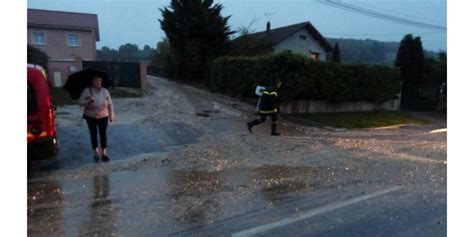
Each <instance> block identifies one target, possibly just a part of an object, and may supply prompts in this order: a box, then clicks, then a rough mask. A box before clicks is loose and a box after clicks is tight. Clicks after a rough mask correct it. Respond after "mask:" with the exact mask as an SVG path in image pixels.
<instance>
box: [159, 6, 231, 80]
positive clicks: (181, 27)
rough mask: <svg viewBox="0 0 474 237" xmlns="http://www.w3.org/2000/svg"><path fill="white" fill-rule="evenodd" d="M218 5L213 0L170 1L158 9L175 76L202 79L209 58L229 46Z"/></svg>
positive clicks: (225, 26) (224, 20) (227, 35)
mask: <svg viewBox="0 0 474 237" xmlns="http://www.w3.org/2000/svg"><path fill="white" fill-rule="evenodd" d="M222 8H223V7H222V5H221V4H213V0H172V1H171V3H170V6H169V7H164V8H163V9H160V12H161V14H162V17H163V18H162V19H161V20H159V22H160V24H161V28H162V29H163V31H164V32H165V33H166V37H167V38H168V40H169V43H170V47H171V48H172V49H173V52H174V55H175V60H176V65H177V66H178V68H179V70H177V71H176V72H175V75H176V77H177V78H178V79H186V80H191V79H192V80H199V81H205V80H207V79H208V76H209V66H210V63H211V61H212V60H213V59H215V58H217V57H218V56H220V55H223V54H224V53H225V52H226V51H227V50H228V46H229V36H230V35H232V34H233V33H234V32H233V31H231V30H230V28H229V26H228V25H227V21H228V19H229V17H230V16H227V17H222V16H221V15H220V13H221V11H222Z"/></svg>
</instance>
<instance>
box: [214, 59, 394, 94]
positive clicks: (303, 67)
mask: <svg viewBox="0 0 474 237" xmlns="http://www.w3.org/2000/svg"><path fill="white" fill-rule="evenodd" d="M276 79H281V80H282V81H283V83H282V88H281V90H280V95H281V96H280V98H281V100H282V101H291V100H326V101H329V102H342V101H360V100H367V101H371V102H383V101H387V100H389V99H392V98H394V97H395V96H396V94H397V93H398V91H399V80H398V71H397V70H396V69H395V68H391V67H386V66H379V65H341V64H336V63H326V62H315V61H312V60H310V59H308V58H306V57H305V56H303V55H298V54H291V53H281V54H276V55H267V56H259V57H240V56H239V57H220V58H217V59H216V60H214V61H213V63H212V65H211V80H210V87H211V89H212V90H213V91H217V92H221V93H225V94H228V95H231V96H239V97H252V96H254V90H255V87H256V86H257V85H263V86H269V85H271V84H272V83H273V81H275V80H276Z"/></svg>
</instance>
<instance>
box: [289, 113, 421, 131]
mask: <svg viewBox="0 0 474 237" xmlns="http://www.w3.org/2000/svg"><path fill="white" fill-rule="evenodd" d="M284 117H286V118H287V119H289V120H291V121H293V122H296V123H302V124H305V125H309V126H323V127H334V128H348V129H352V128H374V127H385V126H394V125H401V124H429V123H430V122H429V121H428V120H426V119H420V118H416V117H414V116H411V115H409V114H405V113H402V112H396V111H385V110H379V111H372V112H343V113H320V114H293V115H285V116H284Z"/></svg>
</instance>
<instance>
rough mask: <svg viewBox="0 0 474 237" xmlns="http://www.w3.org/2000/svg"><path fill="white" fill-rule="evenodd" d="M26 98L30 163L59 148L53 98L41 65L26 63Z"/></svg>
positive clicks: (47, 155)
mask: <svg viewBox="0 0 474 237" xmlns="http://www.w3.org/2000/svg"><path fill="white" fill-rule="evenodd" d="M27 100H28V101H27V103H28V105H27V111H28V118H27V124H28V125H27V126H28V127H27V141H28V142H27V144H28V164H29V165H30V162H31V161H32V160H41V159H48V158H51V157H53V156H54V155H55V154H56V153H57V152H58V150H59V144H58V140H57V139H56V130H55V128H54V110H53V100H52V97H51V91H50V87H49V84H48V80H47V79H46V74H45V71H44V70H43V68H42V67H41V66H38V65H32V64H28V99H27ZM29 168H30V167H29Z"/></svg>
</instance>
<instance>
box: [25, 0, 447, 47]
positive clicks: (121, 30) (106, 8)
mask: <svg viewBox="0 0 474 237" xmlns="http://www.w3.org/2000/svg"><path fill="white" fill-rule="evenodd" d="M214 2H215V3H219V4H222V5H223V6H224V9H223V11H222V13H221V14H222V15H223V16H229V15H230V16H231V17H230V19H229V21H228V23H229V25H230V27H231V29H232V30H237V29H238V28H239V27H240V26H249V24H250V23H251V22H252V20H254V23H253V24H252V25H251V26H250V29H252V30H255V32H258V31H263V30H264V29H265V27H266V23H267V21H270V23H271V27H272V28H277V27H282V26H286V25H291V24H296V23H300V22H304V21H310V22H311V23H312V24H313V25H314V26H315V27H316V29H317V30H318V31H319V32H320V33H321V34H322V35H323V36H325V37H328V38H353V39H375V40H380V41H391V42H399V41H400V40H401V39H402V38H403V36H404V35H405V34H409V33H412V34H413V35H414V36H420V37H421V40H422V42H423V47H424V48H425V49H428V50H433V51H439V50H443V51H446V50H447V31H446V30H436V29H429V28H421V27H415V26H412V25H405V24H400V23H396V22H391V21H386V20H381V19H378V18H374V17H369V16H366V15H362V14H358V13H354V12H350V11H346V10H343V9H339V8H335V7H332V6H328V5H325V4H322V3H320V2H319V1H318V0H215V1H214ZM339 2H342V3H349V4H352V5H356V6H358V7H362V8H365V9H370V10H372V11H376V12H378V13H383V14H389V15H391V16H396V17H399V18H403V19H407V20H414V21H418V22H423V23H429V24H433V25H438V26H444V27H446V26H447V0H342V1H339ZM169 3H170V0H135V1H133V0H28V1H27V7H28V8H34V9H45V10H59V11H71V12H83V13H92V14H97V15H98V19H99V31H100V42H98V43H97V47H98V48H99V49H100V48H101V47H102V46H107V47H110V48H115V49H117V48H118V47H119V46H120V45H123V44H126V43H132V44H137V45H138V46H139V47H140V48H142V47H143V46H145V45H149V46H151V47H153V48H155V47H156V43H157V42H159V41H160V40H161V39H162V38H163V37H165V33H164V32H163V31H162V30H161V28H160V23H159V21H158V20H159V19H161V17H162V16H161V13H160V11H159V9H162V8H164V7H167V6H169Z"/></svg>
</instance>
